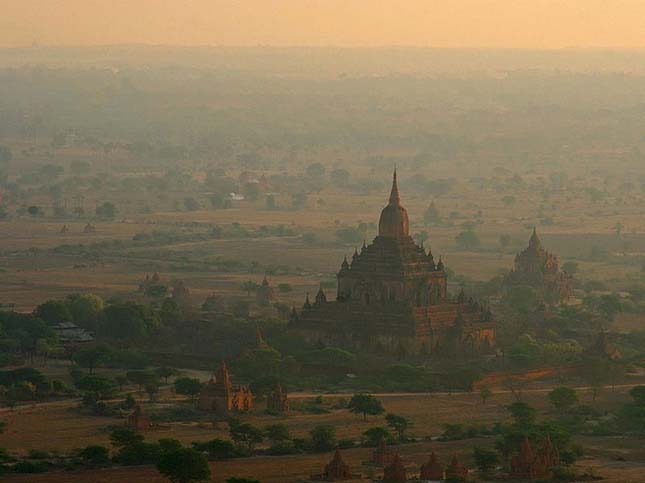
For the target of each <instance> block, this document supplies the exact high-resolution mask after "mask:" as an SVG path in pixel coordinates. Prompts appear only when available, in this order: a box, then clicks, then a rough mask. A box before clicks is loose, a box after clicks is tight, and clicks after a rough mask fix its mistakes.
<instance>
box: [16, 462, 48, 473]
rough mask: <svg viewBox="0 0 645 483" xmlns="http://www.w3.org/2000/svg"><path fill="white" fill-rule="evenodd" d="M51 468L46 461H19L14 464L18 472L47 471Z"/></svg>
mask: <svg viewBox="0 0 645 483" xmlns="http://www.w3.org/2000/svg"><path fill="white" fill-rule="evenodd" d="M47 470H49V465H48V464H47V463H45V462H44V461H39V462H37V463H34V462H32V461H19V462H18V463H16V464H15V465H14V466H13V471H14V472H16V473H45V472H47Z"/></svg>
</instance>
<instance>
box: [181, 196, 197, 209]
mask: <svg viewBox="0 0 645 483" xmlns="http://www.w3.org/2000/svg"><path fill="white" fill-rule="evenodd" d="M184 208H185V209H186V211H197V210H199V202H198V201H197V200H196V199H195V198H184Z"/></svg>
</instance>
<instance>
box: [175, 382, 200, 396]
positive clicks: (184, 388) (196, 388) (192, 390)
mask: <svg viewBox="0 0 645 483" xmlns="http://www.w3.org/2000/svg"><path fill="white" fill-rule="evenodd" d="M201 390H202V383H201V382H200V381H199V379H193V378H192V377H179V378H177V379H175V392H176V393H177V394H182V395H184V396H189V397H190V398H191V399H195V397H196V396H197V395H198V394H199V393H200V391H201Z"/></svg>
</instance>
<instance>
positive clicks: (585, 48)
mask: <svg viewBox="0 0 645 483" xmlns="http://www.w3.org/2000/svg"><path fill="white" fill-rule="evenodd" d="M123 47H148V48H186V49H190V48H200V49H204V48H209V49H240V50H243V49H276V50H287V49H320V50H324V49H327V50H331V49H335V50H382V49H407V50H501V51H532V52H561V51H632V52H634V51H636V52H638V51H645V45H642V46H609V45H608V46H603V45H596V46H575V45H571V46H562V47H501V46H475V45H473V46H435V45H420V44H382V45H336V44H324V45H323V44H310V45H308V44H289V45H281V44H254V45H244V44H180V43H177V44H166V43H152V42H123V43H104V44H102V43H97V44H85V45H83V44H41V43H39V42H38V41H34V42H33V43H32V44H24V45H5V46H2V45H0V50H38V49H91V48H123Z"/></svg>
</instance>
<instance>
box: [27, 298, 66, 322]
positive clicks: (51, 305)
mask: <svg viewBox="0 0 645 483" xmlns="http://www.w3.org/2000/svg"><path fill="white" fill-rule="evenodd" d="M34 315H35V316H36V317H38V318H40V319H43V320H44V321H45V322H48V323H50V324H59V323H61V322H69V321H71V320H72V313H71V312H70V310H69V307H68V306H67V304H66V303H65V302H64V301H62V300H48V301H47V302H45V303H42V304H40V305H39V306H38V307H36V310H35V311H34Z"/></svg>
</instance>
